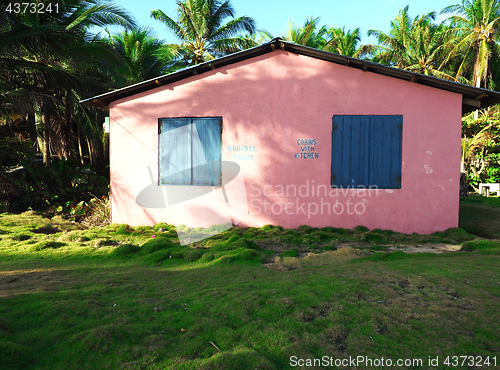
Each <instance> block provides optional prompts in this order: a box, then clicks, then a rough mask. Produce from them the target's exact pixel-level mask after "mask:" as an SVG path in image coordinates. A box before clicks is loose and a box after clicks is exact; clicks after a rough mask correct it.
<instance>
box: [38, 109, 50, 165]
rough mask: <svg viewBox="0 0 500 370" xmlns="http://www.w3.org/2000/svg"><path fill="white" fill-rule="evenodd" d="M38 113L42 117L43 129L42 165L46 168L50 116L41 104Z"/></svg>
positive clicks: (47, 163) (48, 158)
mask: <svg viewBox="0 0 500 370" xmlns="http://www.w3.org/2000/svg"><path fill="white" fill-rule="evenodd" d="M40 113H41V116H42V128H43V164H44V165H46V166H49V165H50V150H49V146H50V127H49V126H50V125H49V124H50V116H49V114H48V112H47V107H46V106H45V105H44V104H43V103H41V104H40Z"/></svg>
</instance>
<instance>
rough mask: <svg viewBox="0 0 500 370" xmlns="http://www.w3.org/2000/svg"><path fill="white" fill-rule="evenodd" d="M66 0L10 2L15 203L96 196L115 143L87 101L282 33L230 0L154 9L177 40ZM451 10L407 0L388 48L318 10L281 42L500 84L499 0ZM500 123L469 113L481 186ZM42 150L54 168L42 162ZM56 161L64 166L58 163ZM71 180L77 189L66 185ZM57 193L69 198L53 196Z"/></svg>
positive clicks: (491, 169) (6, 100)
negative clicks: (414, 8)
mask: <svg viewBox="0 0 500 370" xmlns="http://www.w3.org/2000/svg"><path fill="white" fill-rule="evenodd" d="M56 3H57V4H58V9H59V12H52V13H48V12H45V13H30V12H19V13H15V12H12V11H10V12H9V11H7V8H6V6H5V5H2V6H1V7H0V204H1V205H2V209H4V210H6V209H12V210H14V209H20V208H23V207H24V209H25V207H36V208H40V207H42V208H43V207H45V206H47V207H50V206H52V205H54V204H55V203H60V204H57V205H56V207H59V206H61V205H62V203H65V202H68V201H69V200H72V201H73V203H75V204H77V203H78V202H80V201H85V202H87V201H89V199H90V193H89V192H88V191H87V192H83V193H85V195H82V194H81V193H82V191H83V190H84V188H85V186H87V188H88V189H87V190H90V187H92V188H94V187H95V186H96V181H97V182H98V183H99V182H100V178H99V177H94V178H91V177H92V176H90V175H89V173H91V172H92V171H93V172H98V173H102V174H105V172H106V171H105V170H104V168H105V166H106V164H107V157H108V156H107V138H106V135H105V134H104V132H103V129H102V124H103V122H104V119H105V115H106V114H107V113H106V112H104V111H102V110H99V109H95V108H90V107H88V106H84V105H82V104H80V103H79V101H80V100H81V99H83V98H87V97H91V96H94V95H97V94H100V93H104V92H106V91H109V90H112V89H116V88H119V87H123V86H125V85H128V84H133V83H138V82H141V81H143V80H146V79H151V78H155V77H157V76H160V75H162V74H165V73H169V72H172V71H175V70H176V69H179V68H183V67H186V66H189V65H194V64H198V63H201V62H204V61H207V60H211V59H213V58H217V57H220V56H223V55H226V54H229V53H233V52H236V51H240V50H243V49H245V48H249V47H252V46H255V45H258V44H260V43H262V42H266V41H269V40H270V39H271V38H272V37H273V36H272V35H270V34H269V33H268V32H266V31H264V30H259V31H257V30H256V29H255V21H254V20H253V19H252V18H250V17H248V16H240V17H236V11H235V9H234V8H233V6H232V5H231V2H230V1H221V0H177V1H176V9H177V18H176V19H172V18H170V17H169V16H168V15H166V14H165V13H164V12H163V11H162V10H160V9H157V10H153V11H151V17H153V18H155V19H156V20H158V21H159V22H158V26H159V27H162V26H165V27H166V28H168V29H169V30H170V31H171V32H172V35H173V36H175V37H176V38H178V39H179V40H180V41H181V43H180V44H178V45H177V44H174V43H167V41H165V40H159V39H157V38H155V37H154V36H152V32H151V30H149V29H144V28H141V27H139V26H137V25H136V23H135V21H134V19H133V17H132V16H131V15H130V14H128V13H127V11H126V10H125V9H123V8H121V7H120V6H118V5H115V4H113V3H112V2H107V1H102V0H57V1H55V2H53V4H56ZM441 13H444V14H446V15H448V16H449V17H448V18H446V19H445V20H444V21H443V22H442V23H441V24H438V23H436V14H437V13H435V12H432V13H429V14H424V15H420V16H418V15H417V16H415V17H412V16H410V9H409V7H408V6H406V7H405V8H403V9H401V10H400V12H399V14H397V15H396V18H395V19H394V21H393V22H391V29H390V32H389V33H388V34H385V33H384V32H381V31H378V30H369V31H368V34H369V35H374V36H376V37H377V40H378V45H361V44H360V42H361V30H360V29H359V28H356V29H354V30H346V29H345V27H340V25H335V26H327V25H321V23H320V22H321V20H320V18H319V17H312V16H311V17H309V18H307V19H306V20H305V21H304V23H303V24H302V25H300V26H296V25H295V23H293V21H290V22H289V24H288V26H287V28H286V29H285V32H284V34H283V35H281V37H282V38H284V39H286V40H288V41H291V42H295V43H298V44H301V45H306V46H309V47H313V48H318V49H322V50H325V51H330V52H334V53H339V54H344V55H348V56H352V57H362V58H365V59H368V60H372V61H376V62H379V63H385V64H388V65H391V66H395V67H397V68H403V69H407V70H410V71H414V72H418V73H422V74H426V75H431V76H435V77H439V78H445V79H448V80H452V81H457V82H463V83H467V84H472V85H475V86H480V87H488V88H490V89H497V87H498V86H500V84H499V81H500V62H499V60H500V55H499V43H498V42H499V39H498V35H499V32H498V31H499V27H500V0H463V1H462V2H461V3H460V4H456V5H450V6H448V7H446V8H445V9H443V10H442V11H441ZM113 25H114V26H121V27H123V29H122V30H121V31H119V32H117V33H116V34H115V35H111V34H110V33H109V31H108V29H107V27H109V26H113ZM96 30H97V31H98V30H104V31H105V32H101V33H97V31H96ZM93 32H94V33H93ZM101 34H104V35H107V37H103V36H101ZM499 119H500V116H499V109H498V107H491V108H490V109H488V110H483V111H481V112H474V113H473V114H470V115H468V116H466V117H464V126H463V127H464V130H463V141H462V162H463V165H462V171H465V172H467V174H468V178H469V181H470V183H471V185H472V186H474V187H476V188H477V185H478V184H479V183H481V182H500V141H499V135H498V133H499V122H500V121H499ZM39 157H41V159H42V161H43V164H44V166H41V165H39V163H38V161H39ZM51 162H55V163H54V165H53V166H52V165H51ZM89 164H90V165H91V166H92V171H91V172H84V173H85V175H83V174H82V171H87V170H89V171H90V168H87V167H85V166H87V165H89ZM68 165H71V167H73V168H72V169H71V171H69V172H71V173H69V174H68V173H64V172H65V171H66V170H65V169H64V168H65V167H68ZM96 168H99V170H96ZM16 169H17V170H20V171H21V172H20V176H21V177H23V176H24V177H26V178H27V181H26V184H21V182H20V181H19V178H16V176H11V173H12V172H11V171H12V170H16ZM79 172H80V173H79ZM68 176H69V177H72V178H71V179H69V178H68ZM82 179H83V180H82ZM50 181H54V182H55V183H56V184H57V189H56V190H51V191H49V190H48V189H47V184H48V183H49V182H50ZM68 181H71V185H70V186H69V187H68V188H64V187H65V186H67V185H68V184H69V183H68ZM84 185H85V186H84ZM77 188H78V190H76V189H77ZM60 192H63V193H64V192H66V193H68V194H63V193H60ZM55 193H57V194H55ZM69 193H71V194H69ZM99 193H101V191H99ZM55 196H57V197H59V198H60V200H61V201H62V202H59V201H54V199H51V198H54V197H55ZM97 196H98V197H100V194H98V195H97ZM27 198H32V199H30V200H29V201H26V199H27ZM7 200H9V202H8V203H6V201H7Z"/></svg>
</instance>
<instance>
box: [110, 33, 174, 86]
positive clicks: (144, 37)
mask: <svg viewBox="0 0 500 370" xmlns="http://www.w3.org/2000/svg"><path fill="white" fill-rule="evenodd" d="M151 32H152V30H151V29H150V28H145V29H132V30H130V31H129V30H125V31H122V32H121V33H120V34H118V35H116V36H113V37H112V38H111V43H112V45H113V46H114V47H115V48H116V50H117V51H118V53H119V54H120V55H121V56H122V57H123V59H124V60H125V63H126V64H125V67H126V68H125V70H124V71H123V72H122V75H123V76H124V77H126V83H127V84H134V83H138V82H141V81H144V80H149V79H151V78H155V77H158V76H161V75H163V74H165V73H167V72H168V70H169V68H170V67H171V66H172V62H173V60H174V59H175V57H176V56H177V48H176V47H175V46H174V45H167V44H166V43H165V41H164V40H159V39H157V38H154V37H152V36H151Z"/></svg>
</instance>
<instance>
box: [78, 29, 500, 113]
mask: <svg viewBox="0 0 500 370" xmlns="http://www.w3.org/2000/svg"><path fill="white" fill-rule="evenodd" d="M279 49H282V50H285V51H289V52H292V53H295V54H300V55H305V56H309V57H312V58H317V59H321V60H325V61H329V62H332V63H336V64H342V65H345V66H347V67H351V68H357V69H361V70H363V71H364V72H373V73H377V74H381V75H385V76H388V77H393V78H398V79H402V80H405V81H409V82H412V83H417V84H421V85H425V86H429V87H433V88H437V89H440V90H445V91H450V92H454V93H457V94H461V95H462V97H463V100H464V102H463V111H464V112H465V111H471V110H474V109H477V106H476V105H477V104H474V105H470V104H467V103H466V101H467V99H469V100H473V101H479V104H480V108H485V107H488V106H490V105H493V104H498V103H500V93H499V92H496V91H492V90H486V89H482V88H478V87H474V86H470V85H465V84H461V83H457V82H454V81H448V80H443V79H440V78H437V77H433V76H427V75H423V74H420V73H415V72H411V71H406V70H403V69H399V68H395V67H390V66H386V65H383V64H379V63H375V62H370V61H367V60H362V59H357V58H352V57H348V56H344V55H339V54H334V53H330V52H327V51H323V50H318V49H314V48H310V47H307V46H303V45H298V44H294V43H291V42H287V41H285V40H282V39H280V38H275V39H273V40H271V41H269V42H267V43H265V44H261V45H259V46H256V47H254V48H251V49H247V50H243V51H240V52H237V53H234V54H230V55H227V56H224V57H222V58H218V59H214V60H211V61H208V62H204V63H201V64H198V65H195V66H191V67H188V68H184V69H181V70H179V71H176V72H173V73H170V74H167V75H164V76H160V77H157V78H153V79H150V80H147V81H143V82H140V83H137V84H134V85H130V86H126V87H123V88H121V89H117V90H114V91H110V92H107V93H104V94H101V95H97V96H94V97H91V98H88V99H84V100H82V101H81V103H84V104H88V105H93V106H99V107H103V106H106V105H108V104H109V103H110V102H113V101H115V100H118V99H122V98H125V97H127V96H131V95H135V94H138V93H141V92H144V91H148V90H151V89H153V88H156V87H159V86H163V85H167V84H170V83H173V82H177V81H180V80H183V79H185V78H188V77H191V76H193V75H197V74H201V73H204V72H208V71H211V70H213V69H216V68H218V67H222V66H227V65H230V64H234V63H237V62H240V61H243V60H247V59H250V58H253V57H256V56H260V55H263V54H267V53H270V52H273V51H274V50H279Z"/></svg>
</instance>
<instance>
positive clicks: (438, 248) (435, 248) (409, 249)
mask: <svg viewBox="0 0 500 370" xmlns="http://www.w3.org/2000/svg"><path fill="white" fill-rule="evenodd" d="M460 248H462V246H461V245H455V244H445V243H426V244H421V245H416V246H415V245H405V246H401V247H399V246H398V247H393V246H391V247H389V248H388V250H389V251H391V252H394V251H402V252H405V253H436V254H440V253H446V252H457V251H459V250H460Z"/></svg>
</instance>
